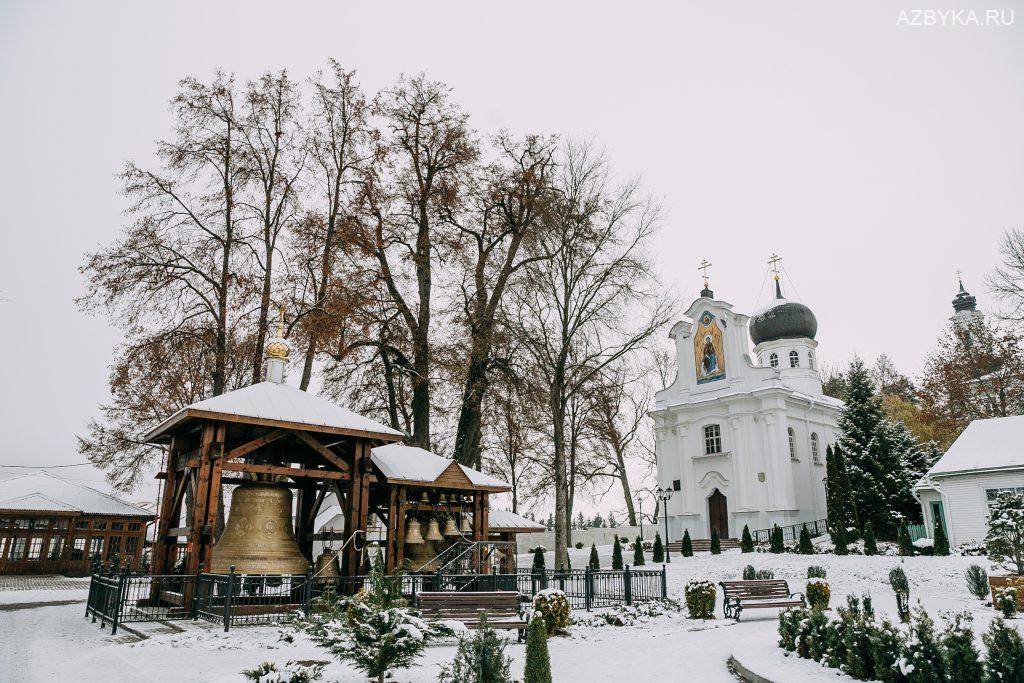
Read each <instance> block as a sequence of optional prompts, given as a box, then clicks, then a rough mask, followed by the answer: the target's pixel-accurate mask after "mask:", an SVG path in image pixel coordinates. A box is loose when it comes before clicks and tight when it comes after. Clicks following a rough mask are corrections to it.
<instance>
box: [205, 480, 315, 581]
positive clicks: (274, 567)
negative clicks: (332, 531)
mask: <svg viewBox="0 0 1024 683" xmlns="http://www.w3.org/2000/svg"><path fill="white" fill-rule="evenodd" d="M232 565H234V567H235V572H237V573H239V574H305V573H306V568H307V567H309V560H308V559H306V556H305V555H303V554H302V551H301V550H299V544H298V543H297V542H296V541H295V534H294V532H293V531H292V492H291V491H289V490H288V489H287V488H285V487H284V486H280V485H279V484H274V483H271V482H259V481H254V482H248V483H245V484H242V485H241V486H239V487H238V488H236V489H235V490H234V492H233V493H232V494H231V515H230V516H229V517H228V523H227V526H226V527H225V528H224V533H223V534H222V535H221V537H220V540H219V541H218V542H217V545H215V546H214V547H213V558H212V560H211V561H210V572H212V573H214V574H224V573H227V572H228V571H229V570H230V568H231V566H232Z"/></svg>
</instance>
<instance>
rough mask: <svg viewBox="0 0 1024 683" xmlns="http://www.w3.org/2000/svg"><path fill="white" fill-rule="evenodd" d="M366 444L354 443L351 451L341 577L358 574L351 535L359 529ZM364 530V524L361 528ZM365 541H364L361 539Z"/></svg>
mask: <svg viewBox="0 0 1024 683" xmlns="http://www.w3.org/2000/svg"><path fill="white" fill-rule="evenodd" d="M365 449H366V443H365V441H363V440H359V441H356V443H355V448H353V449H352V464H351V470H352V476H351V478H350V479H349V489H348V496H347V501H346V502H347V503H348V505H346V506H345V508H344V509H345V542H346V543H347V545H346V546H345V550H344V552H343V553H342V556H341V573H342V575H343V576H355V575H356V574H358V573H359V552H358V551H357V550H356V544H355V539H353V538H352V534H353V533H355V531H356V529H359V528H360V526H359V523H360V518H359V511H360V510H361V509H362V506H363V503H362V500H361V499H362V494H363V478H364V472H363V456H364V454H365ZM363 529H364V530H365V524H364V526H363ZM363 540H364V541H365V539H363Z"/></svg>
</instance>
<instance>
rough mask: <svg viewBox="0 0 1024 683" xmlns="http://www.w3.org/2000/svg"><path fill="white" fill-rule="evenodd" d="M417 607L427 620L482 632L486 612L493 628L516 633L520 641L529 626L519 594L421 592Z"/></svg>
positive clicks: (512, 592)
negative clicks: (463, 626) (479, 629)
mask: <svg viewBox="0 0 1024 683" xmlns="http://www.w3.org/2000/svg"><path fill="white" fill-rule="evenodd" d="M416 607H417V609H419V611H420V614H421V615H422V616H423V618H424V619H432V620H441V621H443V620H451V621H461V622H462V623H463V624H465V625H466V627H467V628H479V627H480V614H481V613H483V612H487V623H488V625H489V626H490V627H491V628H495V629H515V630H516V631H518V632H519V633H518V635H519V640H520V641H521V640H523V636H524V635H525V634H526V627H527V625H528V624H527V621H526V619H525V618H524V616H523V612H522V610H521V609H520V606H519V593H518V592H517V591H493V592H486V593H485V592H468V591H467V592H447V591H446V592H421V593H417V594H416Z"/></svg>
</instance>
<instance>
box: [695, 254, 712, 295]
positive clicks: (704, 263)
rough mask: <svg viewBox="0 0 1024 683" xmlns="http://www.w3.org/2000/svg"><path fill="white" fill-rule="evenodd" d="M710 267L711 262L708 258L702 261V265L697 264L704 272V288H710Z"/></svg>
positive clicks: (698, 268)
mask: <svg viewBox="0 0 1024 683" xmlns="http://www.w3.org/2000/svg"><path fill="white" fill-rule="evenodd" d="M710 267H711V262H710V261H708V260H707V259H703V260H702V261H701V262H700V265H699V266H697V270H699V271H701V272H702V273H703V274H704V289H707V288H708V268H710Z"/></svg>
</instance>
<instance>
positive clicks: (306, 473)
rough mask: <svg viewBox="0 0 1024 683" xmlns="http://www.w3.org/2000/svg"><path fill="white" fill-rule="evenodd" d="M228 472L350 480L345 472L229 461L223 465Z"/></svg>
mask: <svg viewBox="0 0 1024 683" xmlns="http://www.w3.org/2000/svg"><path fill="white" fill-rule="evenodd" d="M222 467H223V469H224V470H225V471H227V472H254V473H256V474H280V475H283V476H285V477H306V478H309V479H336V480H344V479H348V475H347V474H346V473H344V472H332V471H331V470H310V469H302V468H299V467H282V466H280V465H255V464H253V463H248V462H234V461H231V460H229V461H227V462H225V463H224V464H223V466H222Z"/></svg>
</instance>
